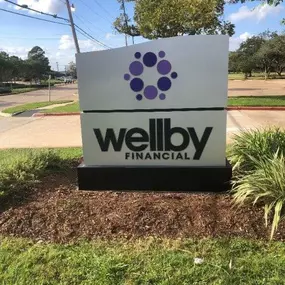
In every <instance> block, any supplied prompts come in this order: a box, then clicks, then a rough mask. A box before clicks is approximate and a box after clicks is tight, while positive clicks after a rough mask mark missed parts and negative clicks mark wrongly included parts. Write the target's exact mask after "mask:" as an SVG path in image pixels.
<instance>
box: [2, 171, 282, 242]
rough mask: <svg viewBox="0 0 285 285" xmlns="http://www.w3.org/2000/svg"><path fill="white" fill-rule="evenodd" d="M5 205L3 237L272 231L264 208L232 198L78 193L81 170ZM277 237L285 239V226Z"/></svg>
mask: <svg viewBox="0 0 285 285" xmlns="http://www.w3.org/2000/svg"><path fill="white" fill-rule="evenodd" d="M1 203H2V205H1V207H2V210H1V208H0V234H2V235H12V236H21V237H29V238H32V239H34V240H44V241H55V242H67V241H72V240H77V239H82V238H84V239H93V238H98V237H99V238H106V239H110V238H121V237H126V238H139V237H143V236H150V235H152V236H153V235H154V236H160V237H194V238H201V237H221V236H223V237H229V236H230V237H234V236H242V237H250V238H268V236H269V231H270V228H268V229H266V228H265V227H264V220H263V210H262V208H258V207H243V208H240V209H237V208H233V206H232V203H231V198H230V196H228V195H210V194H209V195H197V194H195V195H194V194H153V193H126V192H125V193H114V192H88V191H78V190H76V172H75V170H72V171H70V172H69V173H57V174H52V175H49V176H48V177H46V178H44V179H43V181H42V182H41V183H40V184H38V185H37V186H36V187H35V188H34V189H32V190H30V191H28V192H25V193H23V195H22V197H18V198H14V199H12V200H11V199H10V200H8V201H6V202H5V201H2V202H1ZM276 239H278V240H283V239H285V223H284V222H281V224H280V227H279V232H278V233H277V234H276Z"/></svg>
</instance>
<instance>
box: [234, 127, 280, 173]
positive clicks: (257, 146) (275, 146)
mask: <svg viewBox="0 0 285 285" xmlns="http://www.w3.org/2000/svg"><path fill="white" fill-rule="evenodd" d="M277 150H279V154H283V155H285V132H284V131H283V130H282V129H280V128H268V129H257V130H249V131H244V132H241V133H240V134H237V135H235V136H234V140H233V143H232V144H231V145H230V146H229V149H228V158H229V160H230V161H231V164H232V166H233V170H234V171H236V172H238V173H242V172H244V171H251V170H254V169H256V168H257V166H256V162H259V161H260V160H263V159H265V160H266V159H267V158H268V157H271V158H272V157H273V156H274V154H275V153H276V152H277Z"/></svg>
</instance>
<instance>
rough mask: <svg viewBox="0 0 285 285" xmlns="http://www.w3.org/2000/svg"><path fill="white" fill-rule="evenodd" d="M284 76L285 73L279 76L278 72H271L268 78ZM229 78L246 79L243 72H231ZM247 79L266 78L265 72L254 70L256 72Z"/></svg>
mask: <svg viewBox="0 0 285 285" xmlns="http://www.w3.org/2000/svg"><path fill="white" fill-rule="evenodd" d="M284 78H285V74H284V73H283V74H282V75H281V76H279V75H277V74H270V76H269V78H268V80H270V79H284ZM228 79H229V80H245V79H244V74H243V73H229V74H228ZM247 79H248V80H264V74H263V73H257V72H254V73H252V76H251V77H248V78H247Z"/></svg>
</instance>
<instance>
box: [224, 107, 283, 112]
mask: <svg viewBox="0 0 285 285" xmlns="http://www.w3.org/2000/svg"><path fill="white" fill-rule="evenodd" d="M226 110H227V111H234V110H244V111H285V106H284V107H283V106H281V107H277V106H272V107H270V106H267V107H265V106H264V107H263V106H256V107H253V106H252V107H251V106H248V107H247V106H240V107H239V106H230V107H227V108H226Z"/></svg>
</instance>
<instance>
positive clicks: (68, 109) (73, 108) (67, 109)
mask: <svg viewBox="0 0 285 285" xmlns="http://www.w3.org/2000/svg"><path fill="white" fill-rule="evenodd" d="M76 112H79V103H78V102H74V103H72V104H68V105H66V106H60V107H55V108H52V109H48V110H43V111H42V113H76Z"/></svg>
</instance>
